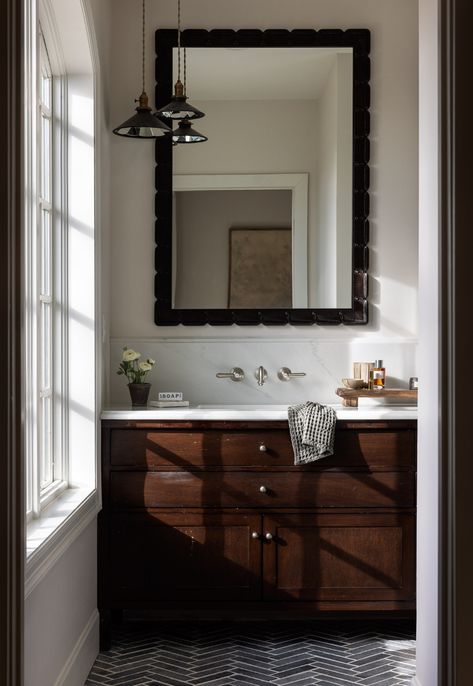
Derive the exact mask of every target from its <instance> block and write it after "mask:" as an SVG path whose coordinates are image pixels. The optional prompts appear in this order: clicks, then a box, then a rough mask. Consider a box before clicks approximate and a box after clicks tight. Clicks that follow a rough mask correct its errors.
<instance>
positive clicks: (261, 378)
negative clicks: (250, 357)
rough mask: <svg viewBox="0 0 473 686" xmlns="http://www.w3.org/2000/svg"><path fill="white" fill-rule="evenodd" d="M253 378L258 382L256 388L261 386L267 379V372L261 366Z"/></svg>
mask: <svg viewBox="0 0 473 686" xmlns="http://www.w3.org/2000/svg"><path fill="white" fill-rule="evenodd" d="M255 377H256V380H257V382H258V386H263V385H264V382H265V381H266V379H267V378H268V372H267V371H266V369H265V368H264V367H263V366H262V365H260V366H259V367H258V369H257V370H256V372H255Z"/></svg>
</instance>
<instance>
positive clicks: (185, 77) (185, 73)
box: [184, 48, 187, 97]
mask: <svg viewBox="0 0 473 686" xmlns="http://www.w3.org/2000/svg"><path fill="white" fill-rule="evenodd" d="M186 80H187V63H186V49H185V48H184V97H185V96H186V95H187V89H186Z"/></svg>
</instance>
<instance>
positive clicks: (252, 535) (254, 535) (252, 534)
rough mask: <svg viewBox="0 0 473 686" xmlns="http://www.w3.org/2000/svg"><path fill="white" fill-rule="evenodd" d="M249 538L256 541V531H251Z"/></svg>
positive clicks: (257, 535)
mask: <svg viewBox="0 0 473 686" xmlns="http://www.w3.org/2000/svg"><path fill="white" fill-rule="evenodd" d="M251 538H254V539H255V540H256V539H257V538H259V533H258V532H257V531H252V533H251Z"/></svg>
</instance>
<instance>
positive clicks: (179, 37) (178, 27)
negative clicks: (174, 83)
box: [177, 0, 181, 81]
mask: <svg viewBox="0 0 473 686" xmlns="http://www.w3.org/2000/svg"><path fill="white" fill-rule="evenodd" d="M177 80H178V81H180V80H181V0H177Z"/></svg>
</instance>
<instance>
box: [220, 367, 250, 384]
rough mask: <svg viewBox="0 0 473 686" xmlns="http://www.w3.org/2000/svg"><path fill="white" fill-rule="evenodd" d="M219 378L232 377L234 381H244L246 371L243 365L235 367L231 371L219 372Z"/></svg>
mask: <svg viewBox="0 0 473 686" xmlns="http://www.w3.org/2000/svg"><path fill="white" fill-rule="evenodd" d="M215 376H216V377H217V379H231V380H232V381H243V379H244V378H245V372H244V371H243V369H242V368H241V367H233V369H231V370H230V371H229V372H217V373H216V374H215Z"/></svg>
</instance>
